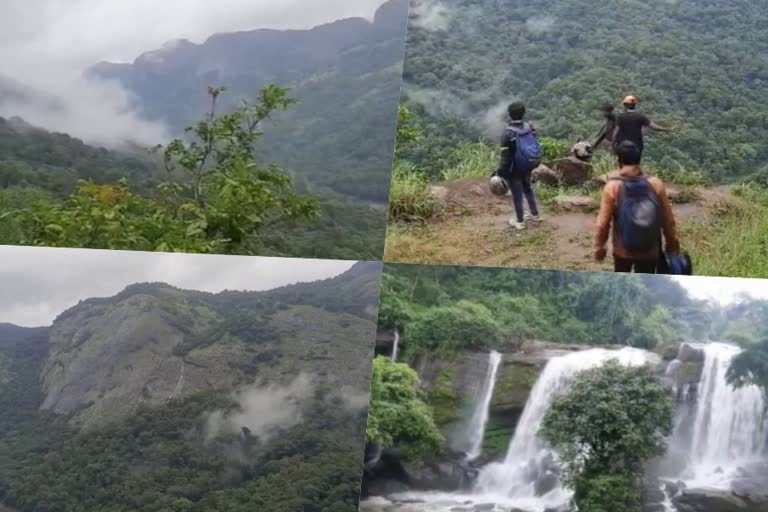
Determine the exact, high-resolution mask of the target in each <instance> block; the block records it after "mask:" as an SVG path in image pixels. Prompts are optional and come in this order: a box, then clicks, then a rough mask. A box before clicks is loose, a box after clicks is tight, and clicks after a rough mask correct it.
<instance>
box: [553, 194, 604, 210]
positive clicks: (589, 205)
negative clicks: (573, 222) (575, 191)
mask: <svg viewBox="0 0 768 512" xmlns="http://www.w3.org/2000/svg"><path fill="white" fill-rule="evenodd" d="M555 205H556V206H557V208H558V209H559V210H561V211H566V212H581V213H593V212H595V211H597V210H598V209H599V206H600V205H599V204H598V203H597V201H596V200H594V199H592V198H591V197H588V196H559V197H557V198H555Z"/></svg>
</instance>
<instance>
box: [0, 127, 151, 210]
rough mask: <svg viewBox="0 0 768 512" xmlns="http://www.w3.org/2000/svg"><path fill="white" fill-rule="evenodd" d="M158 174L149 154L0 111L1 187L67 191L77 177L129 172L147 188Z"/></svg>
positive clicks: (113, 177) (101, 179)
mask: <svg viewBox="0 0 768 512" xmlns="http://www.w3.org/2000/svg"><path fill="white" fill-rule="evenodd" d="M158 177H159V172H158V169H157V166H156V164H155V163H154V162H152V161H151V160H150V159H149V158H148V156H147V155H141V154H130V153H126V152H115V151H110V150H108V149H106V148H97V147H93V146H89V145H88V144H85V143H84V142H83V141H81V140H80V139H77V138H74V137H71V136H69V135H67V134H63V133H51V132H48V131H46V130H43V129H41V128H37V127H34V126H31V125H30V124H28V123H26V122H24V120H22V119H20V118H10V119H4V118H2V117H0V188H8V187H18V186H32V187H37V188H40V189H43V190H46V191H48V192H51V193H52V194H54V195H56V196H58V197H65V196H66V195H67V194H69V193H70V192H72V190H73V188H74V185H75V183H76V181H77V180H79V179H90V180H94V181H96V182H98V183H112V182H115V181H117V180H120V179H121V178H128V179H129V180H130V181H131V183H133V184H135V185H136V186H137V187H138V188H139V189H145V190H146V189H147V188H148V187H149V185H150V184H151V183H152V181H153V179H156V178H158Z"/></svg>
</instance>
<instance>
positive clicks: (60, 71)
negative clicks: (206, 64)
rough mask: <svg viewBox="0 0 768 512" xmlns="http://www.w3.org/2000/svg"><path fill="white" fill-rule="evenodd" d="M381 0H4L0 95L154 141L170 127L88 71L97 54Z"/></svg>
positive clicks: (67, 124) (78, 128)
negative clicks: (17, 90) (9, 90)
mask: <svg viewBox="0 0 768 512" xmlns="http://www.w3.org/2000/svg"><path fill="white" fill-rule="evenodd" d="M382 3H383V0H356V1H355V2H349V1H348V0H326V1H324V2H322V3H318V2H315V1H313V0H281V2H274V1H272V0H220V1H219V2H209V1H205V0H163V1H162V2H157V1H155V0H132V1H130V2H129V1H110V2H105V1H102V0H6V1H5V2H3V15H2V16H0V98H2V96H3V94H2V89H3V87H4V86H7V85H8V83H9V82H15V83H16V85H20V86H21V87H22V89H23V90H24V92H25V98H24V100H23V101H19V99H18V98H17V97H16V95H14V94H11V95H10V99H8V98H6V100H5V101H0V116H4V117H10V116H14V115H16V116H20V117H22V118H24V119H25V120H26V121H28V122H30V123H31V124H33V125H36V126H40V127H43V128H46V129H48V130H52V131H59V132H65V133H69V134H71V135H73V136H76V137H80V138H83V139H85V140H86V141H87V142H90V143H97V144H102V145H107V146H119V145H121V144H122V143H124V142H136V143H139V144H142V145H153V144H157V143H159V142H163V141H165V140H167V139H168V138H169V136H170V134H169V133H168V130H167V127H166V126H164V125H163V124H162V123H150V122H147V121H144V120H142V119H141V118H140V117H139V116H138V115H137V114H136V113H135V112H134V111H132V110H131V108H130V104H131V102H130V100H131V98H130V96H129V94H128V93H127V92H126V91H125V90H124V89H122V88H121V87H119V86H118V85H117V84H114V83H105V82H100V81H95V80H87V79H85V78H84V77H83V72H84V70H86V69H87V68H88V67H90V66H92V65H94V64H96V63H98V62H100V61H105V60H106V61H113V62H132V61H133V60H134V59H135V58H136V57H138V56H139V55H141V54H142V53H144V52H147V51H151V50H154V49H156V48H159V47H161V46H162V45H163V44H164V43H165V42H167V41H169V40H174V39H179V38H186V39H189V40H191V41H193V42H195V43H202V42H203V41H205V39H207V38H208V37H209V36H211V35H213V34H214V33H217V32H234V31H240V30H253V29H257V28H275V29H306V28H311V27H314V26H317V25H320V24H323V23H327V22H332V21H334V20H337V19H341V18H347V17H355V16H356V17H365V18H369V19H370V18H372V16H373V13H374V12H375V10H376V9H377V8H378V7H379V6H380V5H381V4H382Z"/></svg>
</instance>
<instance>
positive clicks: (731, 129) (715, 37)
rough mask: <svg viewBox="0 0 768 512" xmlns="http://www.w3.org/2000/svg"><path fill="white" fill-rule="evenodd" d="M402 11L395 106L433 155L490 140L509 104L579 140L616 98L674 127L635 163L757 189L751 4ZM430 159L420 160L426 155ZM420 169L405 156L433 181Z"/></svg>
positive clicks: (462, 6)
mask: <svg viewBox="0 0 768 512" xmlns="http://www.w3.org/2000/svg"><path fill="white" fill-rule="evenodd" d="M417 4H418V6H419V7H418V8H417V9H414V12H413V13H412V16H413V17H412V21H411V25H410V27H409V32H408V41H407V49H406V62H405V74H404V87H405V89H404V92H405V94H406V95H407V100H408V101H409V102H410V103H411V104H413V105H415V106H417V107H418V108H416V110H417V112H419V113H420V114H422V115H423V116H424V117H426V118H427V119H428V123H427V125H428V128H429V129H430V131H431V134H432V136H433V137H435V138H436V142H435V145H437V146H441V145H442V146H445V145H446V144H450V143H451V141H452V140H453V141H455V140H469V141H473V140H476V139H477V137H480V136H484V135H485V136H490V137H491V140H492V141H493V142H494V143H495V142H496V139H497V137H498V133H496V132H497V131H498V128H499V127H500V126H501V122H502V119H501V114H502V113H503V107H504V106H505V105H506V104H507V103H509V102H510V101H512V100H522V101H524V102H525V103H526V104H527V105H528V107H529V112H530V118H531V119H532V120H534V121H535V122H536V124H537V125H538V126H539V128H540V131H541V133H542V134H544V135H546V136H551V137H554V138H557V139H561V140H563V141H565V142H568V143H570V144H572V143H574V142H576V141H577V140H579V139H584V138H586V137H590V138H591V137H593V136H594V135H595V134H596V133H597V130H598V128H599V126H600V122H601V117H600V114H599V112H598V111H597V107H598V106H599V105H600V104H602V103H603V102H606V101H610V102H611V103H613V104H614V105H616V106H617V107H618V106H619V102H620V101H621V98H623V97H624V95H625V94H635V95H637V96H638V97H639V98H640V99H641V109H642V110H643V111H644V112H646V113H648V114H650V115H651V116H652V117H653V118H655V119H656V120H657V121H658V122H659V123H662V124H668V125H672V126H674V127H675V128H676V131H675V132H674V133H673V134H662V135H659V136H653V138H652V140H651V142H650V144H649V145H648V158H649V160H650V161H652V162H653V163H654V164H657V165H658V166H661V167H665V168H668V169H676V168H677V164H681V165H682V166H684V167H686V168H693V169H700V170H703V171H705V172H706V174H707V175H708V176H710V177H711V178H713V179H715V180H716V181H733V180H735V179H737V178H743V177H747V176H755V177H756V178H758V180H760V181H761V182H765V178H764V175H765V172H766V168H765V165H766V160H767V158H768V149H766V147H765V144H764V143H763V141H764V140H765V139H766V137H768V122H766V121H768V87H766V85H768V59H766V57H765V55H766V51H768V40H766V38H764V37H762V36H761V34H762V32H763V27H764V26H765V25H766V22H768V4H767V3H766V2H765V1H764V0H759V1H749V0H734V1H730V2H721V1H717V0H680V1H668V0H649V1H647V2H627V1H623V0H607V1H604V2H588V1H585V0H542V1H538V2H522V1H518V0H440V1H431V0H426V1H420V2H417ZM433 156H434V155H433ZM434 160H435V159H434V158H430V157H427V156H425V155H424V154H421V155H419V162H418V163H419V164H420V165H422V166H425V167H426V168H430V169H431V171H432V174H433V175H436V174H437V172H439V170H440V169H435V168H434V167H430V166H431V165H434V163H435V162H434Z"/></svg>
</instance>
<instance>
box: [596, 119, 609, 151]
mask: <svg viewBox="0 0 768 512" xmlns="http://www.w3.org/2000/svg"><path fill="white" fill-rule="evenodd" d="M607 136H608V123H606V124H604V125H603V127H602V128H600V133H598V134H597V138H596V139H595V142H594V143H593V144H592V147H593V148H597V146H599V145H600V143H601V142H603V141H604V140H605V138H606V137H607Z"/></svg>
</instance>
